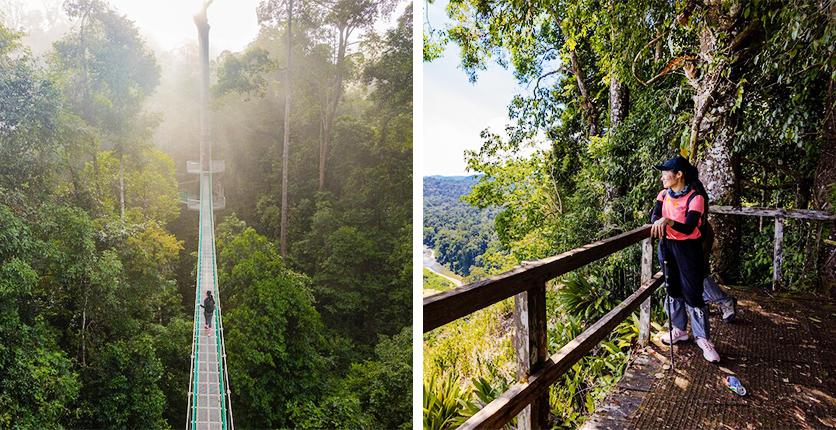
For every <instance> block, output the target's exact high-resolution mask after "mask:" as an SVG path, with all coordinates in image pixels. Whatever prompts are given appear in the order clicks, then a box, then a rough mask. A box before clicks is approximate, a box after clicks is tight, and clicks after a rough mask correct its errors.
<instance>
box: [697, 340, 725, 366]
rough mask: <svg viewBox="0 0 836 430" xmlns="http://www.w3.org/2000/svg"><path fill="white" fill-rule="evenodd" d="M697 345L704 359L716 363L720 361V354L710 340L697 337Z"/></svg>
mask: <svg viewBox="0 0 836 430" xmlns="http://www.w3.org/2000/svg"><path fill="white" fill-rule="evenodd" d="M697 345H699V346H700V348H701V349H702V356H703V357H704V358H705V359H706V360H708V361H709V362H711V363H717V362H718V361H720V354H718V353H717V350H716V349H714V344H712V343H711V341H710V340H708V339H706V338H704V337H701V338H699V339H697Z"/></svg>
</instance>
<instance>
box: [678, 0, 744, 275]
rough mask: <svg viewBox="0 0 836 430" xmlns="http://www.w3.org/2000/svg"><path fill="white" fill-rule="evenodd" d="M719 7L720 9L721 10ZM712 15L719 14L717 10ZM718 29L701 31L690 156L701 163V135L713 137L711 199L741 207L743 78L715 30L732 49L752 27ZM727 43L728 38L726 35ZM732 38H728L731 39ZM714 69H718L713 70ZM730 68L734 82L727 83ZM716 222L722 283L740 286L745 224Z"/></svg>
mask: <svg viewBox="0 0 836 430" xmlns="http://www.w3.org/2000/svg"><path fill="white" fill-rule="evenodd" d="M715 7H716V6H715ZM711 13H714V14H715V15H716V13H717V11H716V10H713V11H711ZM716 22H718V23H720V24H718V28H711V27H706V28H703V30H702V31H701V32H700V57H701V59H702V60H703V74H702V76H699V77H696V75H694V76H693V77H691V78H690V83H691V85H692V86H693V87H694V88H696V90H697V91H696V93H695V95H694V117H693V119H692V123H691V142H690V148H689V154H688V155H689V158H690V159H691V160H692V161H696V159H697V156H698V155H699V148H698V137H699V136H700V135H702V136H706V135H712V136H714V138H713V140H711V141H708V142H706V145H707V147H706V150H705V157H704V161H703V162H702V163H699V166H700V172H701V175H700V176H701V179H702V181H703V183H704V184H705V188H706V191H707V192H708V197H709V200H710V201H711V203H712V204H716V205H735V206H736V205H739V204H740V156H739V155H738V154H735V153H734V139H735V130H736V129H737V123H738V114H737V113H735V112H732V107H733V106H734V102H735V95H736V85H735V84H734V83H733V81H734V80H735V79H737V76H736V73H735V70H734V69H733V68H732V65H730V64H728V63H726V61H725V60H723V59H717V58H716V55H717V53H718V51H720V50H721V48H725V47H720V46H718V40H717V37H716V34H715V32H721V33H723V34H724V36H733V39H734V40H733V41H732V42H731V43H730V45H729V49H731V50H733V49H734V48H735V47H736V46H740V43H741V39H740V36H741V35H742V34H750V33H751V30H750V27H751V26H747V27H746V29H745V30H743V31H741V32H739V33H738V34H737V35H735V33H734V32H733V31H732V29H731V25H732V24H731V23H733V22H734V20H733V19H731V17H718V18H717V19H716ZM724 39H726V38H725V37H724ZM726 40H728V39H726ZM709 65H713V67H708V66H709ZM727 69H730V70H729V75H730V76H729V79H721V75H722V73H723V72H724V71H725V70H727ZM710 220H711V223H712V226H713V228H714V232H715V235H716V236H715V237H716V238H717V240H716V241H715V242H714V249H713V255H714V256H715V258H716V267H715V268H714V269H715V271H716V272H717V273H718V275H719V280H720V281H722V282H734V281H736V280H737V277H738V276H737V275H738V271H739V266H740V244H741V220H740V217H738V216H734V215H713V216H712V217H711V218H710Z"/></svg>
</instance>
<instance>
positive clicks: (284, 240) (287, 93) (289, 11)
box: [280, 0, 322, 260]
mask: <svg viewBox="0 0 836 430" xmlns="http://www.w3.org/2000/svg"><path fill="white" fill-rule="evenodd" d="M292 22H293V0H289V1H288V2H287V68H286V69H285V83H284V90H285V100H284V147H282V221H281V233H280V237H281V255H282V260H284V259H285V256H286V255H287V210H288V207H287V170H288V154H289V151H290V149H289V148H290V91H291V88H290V76H291V73H290V44H291V37H290V36H291V23H292ZM320 181H321V178H320ZM320 187H322V184H321V182H320Z"/></svg>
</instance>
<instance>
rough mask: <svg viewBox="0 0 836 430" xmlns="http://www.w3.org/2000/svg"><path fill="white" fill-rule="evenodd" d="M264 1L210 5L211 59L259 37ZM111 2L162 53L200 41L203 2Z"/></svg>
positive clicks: (219, 0)
mask: <svg viewBox="0 0 836 430" xmlns="http://www.w3.org/2000/svg"><path fill="white" fill-rule="evenodd" d="M44 1H48V2H50V3H52V2H54V1H56V0H25V7H26V8H27V9H43V6H42V5H43V3H44ZM261 1H262V0H214V2H213V3H212V5H211V6H209V9H208V12H207V16H208V18H209V25H210V26H211V29H210V30H209V45H210V57H214V56H215V55H217V54H218V53H220V52H221V51H223V50H226V49H228V50H230V51H241V50H243V49H244V48H245V47H246V46H247V44H248V43H249V42H251V41H252V40H253V39H255V37H256V35H258V20H257V18H256V14H255V10H256V7H258V5H259V3H261ZM109 3H110V4H111V5H112V6H113V7H114V8H115V9H117V10H118V11H119V12H121V13H122V14H124V15H127V17H128V19H130V20H131V21H134V23H135V25H136V26H137V28H138V29H139V31H140V33H141V34H142V36H143V37H145V38H146V40H147V41H148V43H149V45H151V46H155V47H160V48H162V50H163V51H169V50H171V49H173V48H176V47H179V46H181V45H183V44H184V43H185V42H189V41H195V43H196V41H197V27H196V26H195V24H194V14H195V13H197V11H198V10H200V8H201V6H202V5H203V0H109ZM407 4H408V2H406V1H403V2H402V3H401V4H400V5H399V6H398V8H397V10H396V11H395V13H394V14H392V16H391V17H390V19H389V20H388V21H386V22H379V23H378V24H377V25H376V26H375V28H376V30H377V31H382V30H384V29H387V28H390V27H392V26H393V25H394V23H395V22H396V19H397V17H398V16H400V14H401V13H403V10H404V8H405V7H406V5H407Z"/></svg>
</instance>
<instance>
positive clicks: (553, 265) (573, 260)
mask: <svg viewBox="0 0 836 430" xmlns="http://www.w3.org/2000/svg"><path fill="white" fill-rule="evenodd" d="M648 237H650V225H645V226H642V227H639V228H636V229H634V230H630V231H628V232H625V233H622V234H619V235H617V236H613V237H611V238H609V239H604V240H600V241H598V242H594V243H590V244H588V245H584V246H582V247H580V248H575V249H573V250H571V251H567V252H564V253H562V254H558V255H555V256H552V257H548V258H543V259H541V260H536V261H534V262H532V263H530V264H526V265H525V266H522V267H516V268H514V269H512V270H509V271H507V272H504V273H501V274H499V275H496V276H491V277H490V278H487V279H483V280H481V281H478V282H474V283H472V284H467V285H462V286H461V287H456V288H453V289H451V290H447V291H443V292H441V293H438V294H434V295H432V296H429V297H425V298H424V304H423V312H424V333H426V332H428V331H430V330H432V329H435V328H438V327H441V326H443V325H445V324H447V323H450V322H452V321H455V320H457V319H459V318H461V317H464V316H467V315H470V314H472V313H473V312H476V311H478V310H480V309H483V308H486V307H488V306H490V305H492V304H494V303H497V302H499V301H502V300H505V299H507V298H509V297H513V296H514V295H516V294H519V293H522V292H524V291H526V290H528V289H530V288H531V286H532V285H534V284H536V283H541V282H546V281H548V280H551V279H554V278H556V277H558V276H560V275H563V274H566V273H568V272H571V271H573V270H575V269H577V268H579V267H583V266H585V265H587V264H589V263H591V262H593V261H595V260H598V259H601V258H603V257H606V256H608V255H610V254H613V253H615V252H618V251H620V250H622V249H624V248H626V247H628V246H630V245H633V244H635V243H638V242H640V241H641V240H642V239H645V238H648Z"/></svg>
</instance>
